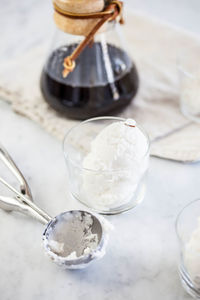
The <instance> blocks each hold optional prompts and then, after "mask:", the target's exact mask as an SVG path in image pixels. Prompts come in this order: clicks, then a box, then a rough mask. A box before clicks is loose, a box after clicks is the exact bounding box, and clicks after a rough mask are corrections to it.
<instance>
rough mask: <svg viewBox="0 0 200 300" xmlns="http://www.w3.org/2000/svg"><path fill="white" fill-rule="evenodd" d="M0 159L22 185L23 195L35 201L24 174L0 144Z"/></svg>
mask: <svg viewBox="0 0 200 300" xmlns="http://www.w3.org/2000/svg"><path fill="white" fill-rule="evenodd" d="M0 159H1V160H2V161H3V163H4V164H5V165H6V166H7V167H8V169H9V170H10V171H11V172H12V174H13V175H14V176H15V178H16V179H17V180H18V182H19V184H20V191H21V193H22V194H24V195H27V196H28V198H29V199H31V200H33V199H32V194H31V190H30V188H29V186H28V183H27V182H26V179H25V178H24V176H23V174H22V173H21V171H20V170H19V169H18V167H17V166H16V164H15V162H14V161H13V159H12V158H11V156H10V155H9V153H8V152H7V150H6V149H5V148H4V147H3V146H2V145H1V144H0Z"/></svg>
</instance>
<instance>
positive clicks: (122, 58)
mask: <svg viewBox="0 0 200 300" xmlns="http://www.w3.org/2000/svg"><path fill="white" fill-rule="evenodd" d="M74 1H75V0H74ZM85 1H87V0H85ZM104 25H106V26H104V29H103V30H100V32H99V33H97V34H96V35H95V36H94V38H93V40H92V41H91V42H90V44H89V45H87V46H86V47H85V49H84V50H83V51H82V52H81V54H80V55H79V57H78V58H77V59H76V67H75V68H74V70H73V71H72V72H70V73H69V74H68V76H67V77H64V76H63V73H62V72H63V61H64V58H65V57H67V56H69V55H70V54H71V53H72V52H73V51H74V50H75V48H76V47H77V46H78V45H79V44H80V43H81V41H83V39H84V36H83V35H79V34H72V33H67V32H66V31H65V32H63V31H62V30H60V29H57V31H56V35H55V38H54V40H53V43H52V48H51V51H50V55H49V56H48V59H47V61H46V63H45V66H44V68H43V72H42V75H41V91H42V94H43V96H44V99H45V100H46V101H47V102H48V103H49V105H50V106H51V107H53V108H54V109H55V110H57V111H59V112H61V113H62V114H64V115H65V116H67V117H70V118H75V119H87V118H90V117H94V116H99V115H106V114H110V113H111V112H115V111H116V112H117V111H119V110H121V109H122V108H124V107H125V106H126V105H128V104H129V103H130V101H131V100H132V99H133V97H134V96H135V94H136V92H137V90H138V84H139V79H138V73H137V69H136V67H135V64H134V63H133V61H132V59H131V58H130V57H129V55H128V54H127V52H126V51H125V50H124V49H123V43H122V41H121V39H120V29H121V28H119V27H120V25H119V24H118V23H117V22H116V21H111V22H108V23H106V24H104Z"/></svg>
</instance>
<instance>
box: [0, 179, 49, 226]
mask: <svg viewBox="0 0 200 300" xmlns="http://www.w3.org/2000/svg"><path fill="white" fill-rule="evenodd" d="M0 182H1V183H3V184H4V185H5V186H6V187H7V188H9V189H10V190H11V191H12V192H14V193H15V194H16V195H17V196H18V197H19V199H22V200H23V201H24V202H25V203H26V204H24V205H23V204H22V205H21V203H19V202H18V201H17V200H16V202H15V201H10V204H12V205H15V206H18V209H17V210H19V208H21V209H23V210H24V209H25V210H27V211H30V208H31V209H32V210H33V211H35V213H36V214H35V216H37V215H39V216H40V217H42V218H43V219H44V221H45V223H48V222H49V221H51V219H52V217H50V216H49V215H48V214H47V213H46V212H45V211H43V210H42V209H41V208H39V207H38V206H37V205H35V204H34V203H33V202H32V201H31V200H29V199H28V198H26V197H25V196H24V195H23V194H21V193H20V192H18V191H17V190H16V189H15V188H14V187H12V186H11V185H10V184H9V183H8V182H6V181H5V180H4V179H3V178H1V177H0ZM3 199H4V198H3V197H1V202H2V203H3ZM17 202H18V203H17ZM6 203H7V204H9V201H8V200H6V199H4V205H6ZM27 206H29V208H27ZM2 208H3V207H2ZM13 208H14V207H13Z"/></svg>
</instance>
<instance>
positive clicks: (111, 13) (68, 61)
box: [54, 1, 124, 77]
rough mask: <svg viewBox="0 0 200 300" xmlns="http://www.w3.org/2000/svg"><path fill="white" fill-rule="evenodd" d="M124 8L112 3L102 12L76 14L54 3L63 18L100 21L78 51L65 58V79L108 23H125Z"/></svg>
mask: <svg viewBox="0 0 200 300" xmlns="http://www.w3.org/2000/svg"><path fill="white" fill-rule="evenodd" d="M122 8H123V2H121V1H111V2H110V3H109V4H108V5H107V6H106V7H105V8H104V9H103V10H102V11H100V12H90V13H74V12H69V11H66V10H64V9H62V8H61V7H59V6H58V5H57V4H56V3H55V2H54V9H55V12H56V13H57V14H59V15H61V16H63V17H66V18H71V19H84V20H87V19H99V20H98V22H97V23H96V24H94V26H93V27H92V29H91V30H90V31H89V32H88V33H87V34H86V35H85V38H84V40H83V41H82V42H81V43H80V44H79V45H78V46H77V47H76V49H75V50H74V51H73V52H72V53H71V55H69V56H67V57H65V58H64V61H63V67H64V69H63V72H62V75H63V77H67V75H68V74H69V73H70V72H72V71H73V70H74V68H75V66H76V63H75V60H76V59H77V58H78V56H79V55H80V54H81V52H82V51H83V50H84V49H85V47H86V46H87V45H89V44H90V43H91V42H92V41H93V39H94V36H95V34H96V33H97V32H98V31H99V29H100V28H101V27H102V26H103V25H104V24H105V23H106V22H108V21H113V20H117V21H119V23H120V24H123V23H124V20H123V17H122Z"/></svg>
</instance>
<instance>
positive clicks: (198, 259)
mask: <svg viewBox="0 0 200 300" xmlns="http://www.w3.org/2000/svg"><path fill="white" fill-rule="evenodd" d="M184 261H185V266H186V269H187V271H188V273H189V275H190V276H191V278H192V280H193V281H194V283H195V284H196V285H197V286H198V287H199V288H200V218H199V219H198V226H197V228H196V229H195V230H194V231H193V233H192V235H191V237H190V240H189V242H188V243H187V244H186V247H185V253H184Z"/></svg>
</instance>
